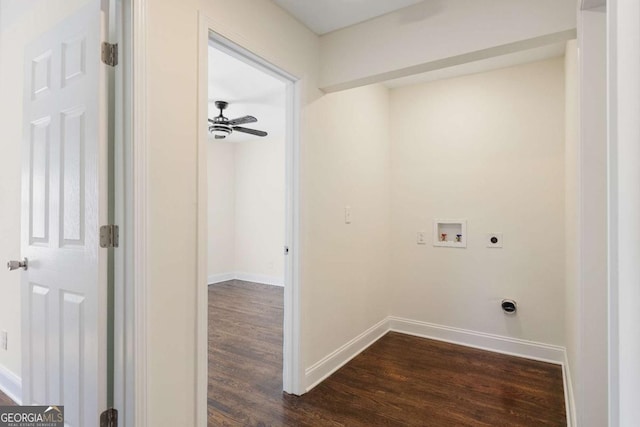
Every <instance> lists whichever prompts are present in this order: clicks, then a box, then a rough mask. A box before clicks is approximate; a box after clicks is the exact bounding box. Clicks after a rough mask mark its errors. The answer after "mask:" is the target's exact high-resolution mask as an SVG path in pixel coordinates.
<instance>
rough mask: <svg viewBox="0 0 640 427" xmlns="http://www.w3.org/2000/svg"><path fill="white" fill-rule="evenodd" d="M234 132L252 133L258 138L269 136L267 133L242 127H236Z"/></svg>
mask: <svg viewBox="0 0 640 427" xmlns="http://www.w3.org/2000/svg"><path fill="white" fill-rule="evenodd" d="M233 130H235V131H238V132H244V133H250V134H251V135H256V136H267V133H266V132H265V131H262V130H256V129H249V128H243V127H241V126H234V127H233Z"/></svg>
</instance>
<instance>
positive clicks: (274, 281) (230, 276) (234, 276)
mask: <svg viewBox="0 0 640 427" xmlns="http://www.w3.org/2000/svg"><path fill="white" fill-rule="evenodd" d="M228 280H244V281H245V282H254V283H261V284H263V285H273V286H284V278H282V277H277V276H266V275H264V274H252V273H241V272H233V273H221V274H213V275H211V276H209V277H207V284H209V285H214V284H216V283H221V282H226V281H228Z"/></svg>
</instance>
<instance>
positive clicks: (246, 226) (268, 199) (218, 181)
mask: <svg viewBox="0 0 640 427" xmlns="http://www.w3.org/2000/svg"><path fill="white" fill-rule="evenodd" d="M283 111H284V110H283ZM284 123H285V118H284V114H283V116H282V117H281V127H282V128H284ZM257 127H258V126H257ZM284 147H285V145H284V138H283V137H282V134H280V135H275V136H271V135H269V136H267V137H265V138H262V139H254V140H251V141H243V142H239V143H235V142H232V140H229V141H219V140H218V141H215V140H210V141H209V144H208V147H207V149H208V169H207V172H208V174H209V180H208V184H209V188H208V195H209V199H208V203H209V212H208V224H209V233H208V241H209V245H208V249H209V257H208V260H209V264H208V277H209V283H214V282H218V281H223V280H229V279H230V278H239V279H243V280H255V281H264V282H265V283H270V284H283V283H284V253H283V247H284V235H285V232H284V223H285V177H284V172H285V164H284V160H285V148H284ZM261 283H262V282H261Z"/></svg>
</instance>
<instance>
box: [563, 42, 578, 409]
mask: <svg viewBox="0 0 640 427" xmlns="http://www.w3.org/2000/svg"><path fill="white" fill-rule="evenodd" d="M564 72H565V156H564V159H565V163H564V165H565V174H564V183H565V212H564V216H565V222H564V226H565V233H564V244H565V286H566V297H565V341H566V349H567V361H568V366H566V367H565V369H568V371H569V373H570V380H571V383H570V384H568V387H570V390H571V391H572V393H570V395H569V398H570V399H573V398H574V396H573V391H574V390H577V389H578V386H577V382H576V381H577V379H578V375H577V373H578V372H579V368H578V362H579V358H578V355H579V351H580V340H579V335H580V317H579V313H580V299H581V294H580V287H579V277H580V276H579V270H578V266H579V247H580V222H579V218H580V199H579V195H580V193H579V191H580V163H579V160H580V128H579V125H580V81H579V79H578V46H577V42H576V40H572V41H570V42H568V43H567V47H566V53H565V61H564ZM573 409H575V405H574V408H573ZM573 415H574V414H572V416H573Z"/></svg>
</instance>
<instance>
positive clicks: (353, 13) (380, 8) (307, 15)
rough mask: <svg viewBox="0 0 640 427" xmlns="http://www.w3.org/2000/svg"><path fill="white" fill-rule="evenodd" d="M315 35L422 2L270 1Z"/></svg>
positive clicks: (360, 0) (398, 0) (351, 0)
mask: <svg viewBox="0 0 640 427" xmlns="http://www.w3.org/2000/svg"><path fill="white" fill-rule="evenodd" d="M273 1H274V2H275V3H277V4H278V5H279V6H280V7H282V8H283V9H285V10H286V11H288V12H289V13H290V14H292V15H293V16H295V17H296V18H297V19H298V20H299V21H300V22H302V23H303V24H304V25H305V26H307V27H308V28H309V29H311V30H312V31H313V32H314V33H316V34H318V35H322V34H326V33H329V32H331V31H335V30H338V29H340V28H345V27H348V26H350V25H354V24H358V23H360V22H364V21H366V20H368V19H371V18H375V17H378V16H381V15H384V14H387V13H389V12H393V11H395V10H398V9H402V8H405V7H407V6H411V5H413V4H416V3H420V2H421V1H422V0H273Z"/></svg>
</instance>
